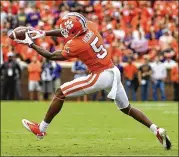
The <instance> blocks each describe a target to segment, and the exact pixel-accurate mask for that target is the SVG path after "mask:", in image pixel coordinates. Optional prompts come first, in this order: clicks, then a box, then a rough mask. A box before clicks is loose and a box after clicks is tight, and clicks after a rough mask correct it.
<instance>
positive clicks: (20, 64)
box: [15, 54, 27, 99]
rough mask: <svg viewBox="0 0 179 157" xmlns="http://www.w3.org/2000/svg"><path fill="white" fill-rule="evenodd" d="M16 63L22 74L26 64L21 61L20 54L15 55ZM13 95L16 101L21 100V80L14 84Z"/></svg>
mask: <svg viewBox="0 0 179 157" xmlns="http://www.w3.org/2000/svg"><path fill="white" fill-rule="evenodd" d="M16 62H17V63H18V64H19V67H20V69H21V73H23V72H24V69H26V68H27V63H25V62H24V61H23V59H22V56H21V55H20V54H16ZM15 95H16V97H17V99H22V98H23V93H22V92H21V79H18V80H17V82H16V90H15Z"/></svg>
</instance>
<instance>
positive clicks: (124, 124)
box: [1, 101, 178, 156]
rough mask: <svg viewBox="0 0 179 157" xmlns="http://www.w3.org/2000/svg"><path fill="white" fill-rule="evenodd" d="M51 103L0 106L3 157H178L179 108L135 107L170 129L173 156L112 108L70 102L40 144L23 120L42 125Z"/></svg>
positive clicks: (174, 105) (150, 104) (104, 104)
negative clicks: (133, 156) (101, 156)
mask: <svg viewBox="0 0 179 157" xmlns="http://www.w3.org/2000/svg"><path fill="white" fill-rule="evenodd" d="M48 104H49V102H26V101H21V102H8V101H7V102H1V155H2V156H97V155H98V156H99V155H103V156H122V155H127V156H129V155H135V156H144V155H148V156H157V155H161V156H164V155H165V156H178V104H177V103H174V102H147V103H142V102H136V103H132V104H133V106H135V107H138V108H139V109H141V110H142V111H144V112H145V113H146V114H147V115H148V116H149V117H150V118H151V120H153V121H154V122H155V123H156V124H158V125H160V126H161V127H164V128H166V129H167V132H168V134H169V136H170V138H171V140H172V144H173V147H172V149H171V150H169V151H167V150H164V149H163V147H162V146H161V145H160V144H159V142H158V140H157V139H156V137H155V136H154V135H153V134H152V132H150V130H149V129H148V128H146V127H144V126H143V125H141V124H139V123H138V122H136V121H135V120H133V119H132V118H131V117H128V116H126V115H124V114H123V113H121V112H120V111H119V110H118V109H117V108H116V106H115V105H114V104H113V103H112V102H95V103H94V102H88V103H78V102H65V104H64V106H63V109H62V112H61V113H60V114H59V115H57V116H56V117H55V119H54V120H53V122H52V123H51V125H50V127H49V128H48V135H47V136H46V137H45V138H44V139H43V140H41V141H38V140H36V137H35V136H34V135H33V134H31V133H30V132H28V131H27V130H26V129H25V128H24V127H23V126H22V123H21V120H22V119H23V118H26V119H29V120H34V121H37V122H40V121H41V120H42V118H43V117H44V114H45V113H46V110H47V109H48V106H49V105H48Z"/></svg>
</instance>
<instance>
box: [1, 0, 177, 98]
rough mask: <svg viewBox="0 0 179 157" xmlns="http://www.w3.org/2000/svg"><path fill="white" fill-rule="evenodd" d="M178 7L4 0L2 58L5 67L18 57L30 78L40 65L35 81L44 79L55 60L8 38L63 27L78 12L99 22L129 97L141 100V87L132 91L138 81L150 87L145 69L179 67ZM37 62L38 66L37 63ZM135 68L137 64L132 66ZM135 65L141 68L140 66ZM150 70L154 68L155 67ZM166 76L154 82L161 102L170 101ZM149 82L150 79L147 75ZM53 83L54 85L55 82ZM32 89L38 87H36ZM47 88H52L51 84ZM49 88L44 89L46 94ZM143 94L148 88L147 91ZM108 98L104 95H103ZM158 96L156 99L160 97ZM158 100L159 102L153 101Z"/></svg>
mask: <svg viewBox="0 0 179 157" xmlns="http://www.w3.org/2000/svg"><path fill="white" fill-rule="evenodd" d="M178 7H179V5H178V1H171V0H168V1H155V0H153V1H111V0H106V1H97V0H86V1H80V0H78V1H76V0H56V1H43V0H42V1H41V0H38V1H13V0H11V1H1V26H0V27H1V52H2V54H1V55H2V57H1V58H3V60H2V61H3V62H8V60H9V55H10V54H11V53H13V54H15V55H16V59H17V58H18V60H20V61H19V62H21V63H22V62H23V64H24V65H27V67H28V69H29V74H30V72H31V69H33V67H34V65H33V64H37V62H38V64H40V66H39V67H41V68H35V69H36V70H37V69H38V70H39V71H40V78H39V77H37V76H35V77H36V79H35V80H36V81H39V79H41V78H43V76H44V75H42V74H41V72H42V71H43V68H44V67H45V66H46V62H47V64H48V63H49V62H50V61H46V60H44V59H43V58H42V57H41V56H40V55H38V54H37V53H36V52H35V51H34V50H33V49H31V48H29V47H27V46H24V45H20V44H17V43H15V42H14V41H12V40H10V39H9V38H8V34H9V33H10V32H11V31H12V30H13V29H14V28H16V27H18V26H32V27H35V28H37V29H43V30H50V29H53V28H59V19H60V18H61V17H63V16H64V15H65V14H66V13H68V12H71V11H75V12H79V13H82V14H83V15H84V16H86V17H87V19H89V20H92V21H93V22H95V23H96V25H97V28H98V30H99V32H100V34H101V35H102V37H103V39H104V44H105V47H106V49H108V51H110V52H111V55H112V59H113V60H114V62H115V64H116V65H117V66H118V67H119V69H120V70H122V71H123V75H124V78H125V80H126V90H127V92H128V91H129V90H128V89H129V88H132V89H133V90H132V98H133V100H136V96H135V93H136V92H135V89H136V88H135V87H134V88H133V82H134V83H135V84H137V83H136V82H137V81H136V79H135V78H137V80H139V81H138V84H139V85H145V86H146V87H147V86H148V83H146V82H145V81H143V80H144V79H143V77H144V78H145V76H142V72H143V69H146V67H143V66H142V65H146V64H148V63H147V62H153V64H152V65H154V67H155V63H156V61H157V60H159V61H160V63H161V64H162V65H165V67H166V69H167V68H176V67H178V58H179V56H178V28H179V19H178ZM36 43H37V44H38V45H39V46H41V47H43V48H44V49H47V50H49V51H50V52H53V51H54V50H58V49H63V47H64V44H65V43H66V41H65V40H64V39H62V38H56V37H45V38H41V39H37V40H36ZM34 60H35V62H36V63H34ZM146 60H147V61H146ZM72 61H73V60H72ZM50 63H51V62H50ZM123 63H126V64H127V68H126V67H125V68H124V67H123V66H122V65H123ZM131 63H135V64H132V65H133V66H128V64H129V65H130V64H131ZM53 64H54V65H55V64H57V63H53ZM42 65H44V66H42ZM54 65H53V66H54ZM58 65H59V64H58ZM136 65H141V67H140V66H136ZM174 65H175V66H174ZM35 66H36V65H35ZM15 67H16V66H15ZM37 67H38V66H37ZM156 67H158V66H156ZM161 67H162V66H161ZM150 68H151V69H152V67H150ZM150 68H149V69H150ZM49 69H50V68H49ZM52 69H54V68H51V70H52ZM126 69H127V70H126ZM131 69H132V70H131ZM147 69H148V68H147ZM153 69H154V70H155V69H157V68H153ZM160 70H161V69H160V68H159V71H160ZM177 70H178V69H175V70H173V71H177ZM144 71H145V70H144ZM148 71H149V73H148V74H149V75H150V76H152V75H153V73H151V72H150V70H148ZM163 71H165V70H163ZM156 73H157V74H158V73H159V72H158V71H157V72H156ZM161 73H162V75H167V74H165V72H161ZM171 74H172V75H171V78H172V79H171V80H172V82H173V83H174V84H175V83H176V84H175V86H174V87H175V88H174V90H177V88H176V87H178V76H176V74H175V73H171ZM128 75H131V76H128ZM144 75H146V74H144ZM29 76H30V78H29V79H30V80H31V79H32V81H34V80H33V79H34V78H33V77H34V76H32V77H31V75H29ZM162 77H163V76H161V78H157V79H156V78H155V79H153V80H154V81H153V90H154V91H153V93H156V90H157V88H158V87H159V88H160V91H161V93H162V100H165V99H166V97H165V93H164V92H163V91H164V85H162V83H160V82H163V81H164V79H163V78H162ZM146 78H149V77H147V76H146ZM51 79H52V80H53V79H54V78H51ZM54 80H55V79H54ZM131 81H132V83H131ZM144 82H145V83H144ZM154 82H155V83H154ZM31 86H33V87H34V86H35V87H36V86H37V85H36V84H35V83H34V82H33V83H31ZM46 86H47V87H48V86H52V85H49V84H48V85H46ZM46 86H44V89H45V88H46ZM36 88H38V87H36ZM50 91H51V90H50ZM144 91H145V87H144V88H143V92H144ZM103 95H105V94H104V93H102V96H103ZM153 95H154V96H153V97H155V95H156V94H153ZM44 97H48V95H46V94H44ZM142 97H143V98H142V99H143V100H145V99H146V96H144V95H143V96H142ZM84 99H85V98H84ZM94 99H95V95H94ZM156 99H157V98H156V97H155V98H154V100H156ZM175 99H176V98H175Z"/></svg>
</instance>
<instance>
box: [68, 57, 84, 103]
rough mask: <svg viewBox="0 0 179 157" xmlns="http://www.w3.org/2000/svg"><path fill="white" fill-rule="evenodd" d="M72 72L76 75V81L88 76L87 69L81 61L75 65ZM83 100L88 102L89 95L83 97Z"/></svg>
mask: <svg viewBox="0 0 179 157" xmlns="http://www.w3.org/2000/svg"><path fill="white" fill-rule="evenodd" d="M71 71H72V73H74V79H76V78H80V77H83V76H86V75H87V67H86V65H85V64H83V62H81V61H80V60H77V61H75V62H74V63H73V65H72V69H71ZM83 100H84V101H87V95H84V96H83ZM77 101H80V97H78V98H77Z"/></svg>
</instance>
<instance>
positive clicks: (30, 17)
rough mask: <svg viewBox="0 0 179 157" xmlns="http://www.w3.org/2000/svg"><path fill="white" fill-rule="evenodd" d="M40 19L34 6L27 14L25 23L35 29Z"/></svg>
mask: <svg viewBox="0 0 179 157" xmlns="http://www.w3.org/2000/svg"><path fill="white" fill-rule="evenodd" d="M40 19H41V17H40V13H39V12H38V11H37V8H36V7H35V6H34V7H32V12H30V13H28V14H27V23H28V24H30V25H31V26H32V27H35V26H37V24H38V22H39V21H40Z"/></svg>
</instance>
